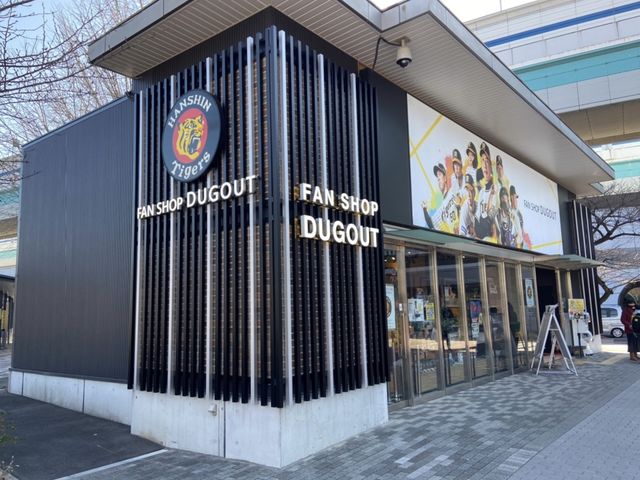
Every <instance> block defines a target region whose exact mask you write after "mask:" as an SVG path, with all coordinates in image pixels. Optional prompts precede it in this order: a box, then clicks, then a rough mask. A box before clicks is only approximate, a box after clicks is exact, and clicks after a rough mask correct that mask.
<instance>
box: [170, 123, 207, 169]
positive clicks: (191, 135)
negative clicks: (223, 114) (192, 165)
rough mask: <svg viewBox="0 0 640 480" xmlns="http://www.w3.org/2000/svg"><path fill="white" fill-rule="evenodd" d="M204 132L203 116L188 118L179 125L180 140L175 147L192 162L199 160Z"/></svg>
mask: <svg viewBox="0 0 640 480" xmlns="http://www.w3.org/2000/svg"><path fill="white" fill-rule="evenodd" d="M203 132H204V125H203V122H202V115H198V116H197V117H195V118H187V119H186V120H185V121H183V122H181V123H180V124H179V125H178V138H177V141H176V145H175V147H176V151H177V153H178V154H179V155H182V156H185V157H187V158H188V159H189V160H192V161H193V160H195V159H196V158H198V155H200V150H201V147H202V134H203Z"/></svg>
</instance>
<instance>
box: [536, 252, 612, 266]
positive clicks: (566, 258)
mask: <svg viewBox="0 0 640 480" xmlns="http://www.w3.org/2000/svg"><path fill="white" fill-rule="evenodd" d="M535 264H536V265H539V266H541V267H552V268H559V269H561V270H582V269H584V268H595V267H603V266H605V264H604V263H602V262H599V261H597V260H592V259H590V258H586V257H581V256H580V255H543V256H540V257H536V259H535Z"/></svg>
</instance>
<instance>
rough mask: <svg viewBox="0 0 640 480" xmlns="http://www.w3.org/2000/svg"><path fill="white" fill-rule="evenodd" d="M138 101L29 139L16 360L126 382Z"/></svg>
mask: <svg viewBox="0 0 640 480" xmlns="http://www.w3.org/2000/svg"><path fill="white" fill-rule="evenodd" d="M133 115H134V112H133V101H131V100H129V99H121V100H118V101H116V102H114V103H111V104H109V105H107V106H106V107H103V108H102V109H100V110H97V111H96V112H93V113H92V114H90V115H88V116H86V117H83V118H81V119H79V120H78V121H76V122H73V123H71V124H69V125H67V126H65V127H63V128H61V129H59V130H56V131H54V132H52V133H51V134H49V135H46V136H45V137H42V138H40V139H39V140H37V141H35V142H33V143H31V144H29V145H27V146H26V147H25V149H24V155H25V163H24V167H23V177H24V179H23V181H22V193H21V209H20V227H19V239H20V241H19V245H18V266H17V272H16V277H17V278H16V294H17V298H16V306H17V308H16V312H15V315H16V317H15V346H14V351H13V368H16V369H20V370H31V371H38V372H50V373H56V374H63V375H70V376H79V377H85V378H96V379H105V380H112V381H117V382H126V380H127V373H128V366H129V359H130V357H129V339H130V331H131V310H132V307H131V288H132V281H131V279H132V278H133V265H132V258H131V251H132V250H131V248H132V241H131V240H132V229H133V218H134V217H133V215H132V212H133V211H134V206H133V181H132V179H133V175H134V170H133V167H134V150H133V148H134V146H133V134H134V124H133V118H134V116H133Z"/></svg>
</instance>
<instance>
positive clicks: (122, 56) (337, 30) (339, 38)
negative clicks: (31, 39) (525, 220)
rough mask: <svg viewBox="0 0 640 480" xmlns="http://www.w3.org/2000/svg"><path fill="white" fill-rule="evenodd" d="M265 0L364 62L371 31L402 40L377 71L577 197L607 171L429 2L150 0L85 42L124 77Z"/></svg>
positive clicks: (371, 50) (383, 55) (371, 47)
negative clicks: (399, 54)
mask: <svg viewBox="0 0 640 480" xmlns="http://www.w3.org/2000/svg"><path fill="white" fill-rule="evenodd" d="M268 7H273V8H275V9H277V10H279V11H280V12H282V13H283V14H284V15H286V16H288V17H290V18H292V19H293V20H294V21H296V22H298V23H299V24H301V25H302V26H303V27H305V28H307V29H309V30H310V31H312V32H313V33H315V34H316V35H318V36H319V37H321V38H323V39H325V40H326V41H327V42H329V43H331V44H333V45H335V46H336V47H337V48H339V49H340V50H342V51H343V52H345V53H346V54H347V55H350V56H351V57H352V58H354V59H356V60H357V61H358V62H360V63H361V64H362V65H364V66H366V67H369V68H371V67H372V65H373V62H374V57H375V56H376V44H377V40H378V37H380V36H383V37H384V38H385V39H387V40H389V41H397V40H398V39H400V38H408V39H409V42H410V43H409V47H410V48H411V51H412V53H413V62H412V63H411V65H409V66H408V67H407V68H400V67H399V66H398V65H396V58H395V55H396V50H395V47H391V46H388V45H386V44H384V43H383V44H382V45H381V46H380V49H379V52H378V53H379V55H378V59H377V63H376V68H375V70H376V72H377V73H379V74H381V75H382V76H384V77H386V78H387V79H389V80H390V81H391V82H393V83H395V84H396V85H398V86H400V87H401V88H403V89H404V90H405V91H407V92H408V93H410V94H411V95H413V96H414V97H416V98H418V99H419V100H420V101H422V102H424V103H426V104H427V105H429V106H430V107H432V108H434V109H436V110H438V111H439V112H440V113H442V114H443V115H445V116H447V117H449V118H450V119H451V120H453V121H455V122H457V123H458V124H460V125H461V126H462V127H464V128H466V129H467V130H470V131H472V132H474V133H475V134H476V135H478V136H480V137H482V138H484V139H485V140H487V141H488V142H490V143H492V144H494V145H496V146H498V147H499V148H501V149H502V150H504V151H505V152H507V153H509V154H510V155H512V156H514V157H515V158H517V159H518V160H519V161H521V162H522V163H524V164H526V165H528V166H529V167H531V168H533V169H534V170H536V171H538V172H540V173H542V174H543V175H545V176H546V177H548V178H550V179H551V180H553V181H555V182H556V183H558V184H560V185H562V186H563V187H565V188H567V189H568V190H569V191H571V192H573V193H575V194H576V195H578V196H583V195H594V194H597V193H599V190H598V188H596V187H594V186H593V185H599V182H602V181H606V180H610V179H612V178H613V175H614V172H613V169H612V168H611V167H610V166H609V165H607V164H606V162H605V161H604V160H602V159H601V158H600V157H599V156H598V155H597V154H596V153H595V152H594V151H593V150H592V149H591V148H590V147H589V146H588V145H586V144H585V143H584V142H583V141H582V140H581V139H580V138H579V137H578V136H577V135H576V134H575V133H574V132H573V131H572V130H571V129H570V128H569V127H567V126H566V125H565V124H564V123H563V122H562V121H561V120H560V119H559V118H558V116H557V115H556V114H555V113H554V112H553V111H552V110H551V109H550V108H549V107H548V106H547V105H546V104H545V103H544V102H543V101H542V100H541V99H540V98H539V97H537V96H536V95H535V93H533V92H532V91H531V90H530V89H529V88H527V86H526V85H525V84H524V83H523V82H522V81H521V80H520V79H519V78H518V77H517V76H516V75H515V74H514V73H513V72H512V71H511V70H510V69H509V68H508V67H507V66H505V65H504V64H503V63H502V62H501V61H500V60H499V59H498V58H497V57H496V56H495V55H494V54H493V53H492V52H491V51H490V50H489V49H488V48H487V47H486V46H485V45H484V44H483V43H482V42H481V41H480V40H479V39H478V38H477V37H475V36H474V35H473V33H471V32H470V31H469V30H468V29H467V28H466V27H465V26H464V25H463V24H462V23H461V22H460V21H459V20H458V19H457V18H456V17H455V16H454V15H452V14H451V12H449V11H448V10H447V9H446V8H445V7H444V6H443V5H442V4H441V3H439V2H438V1H436V0H406V1H404V2H402V3H401V4H399V5H396V6H394V7H392V8H390V9H388V10H385V11H380V10H378V9H377V8H376V7H375V6H374V5H373V4H371V3H369V2H368V1H366V0H314V1H306V2H301V1H300V0H234V1H233V2H229V1H224V0H158V1H156V2H154V3H152V4H150V5H149V6H148V7H146V8H145V9H143V10H141V11H140V12H138V13H137V14H135V15H134V16H133V17H131V18H129V19H127V20H126V21H125V22H123V23H122V24H120V25H119V26H117V27H116V28H114V29H113V30H111V31H110V32H107V33H106V34H105V35H103V36H102V37H100V38H99V39H97V40H96V41H95V42H94V43H93V44H91V45H90V46H89V59H90V61H91V63H93V64H94V65H98V66H101V67H104V68H106V69H109V70H113V71H115V72H118V73H122V74H124V75H127V76H129V77H137V76H140V75H143V74H144V73H145V72H146V71H148V70H150V69H152V68H154V67H156V66H158V65H160V64H162V63H163V62H165V61H167V60H169V59H171V58H172V57H174V56H176V55H179V54H180V53H182V52H184V51H186V50H188V49H189V48H191V47H194V46H196V45H198V44H200V43H202V42H203V41H205V40H206V39H207V38H209V37H212V36H215V35H216V34H218V33H221V32H222V31H224V30H226V29H228V28H230V27H232V26H233V25H236V24H238V23H239V22H241V21H243V20H244V19H246V18H249V17H250V16H252V15H254V14H256V13H258V12H260V11H261V10H263V9H265V8H268Z"/></svg>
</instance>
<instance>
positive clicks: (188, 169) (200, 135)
mask: <svg viewBox="0 0 640 480" xmlns="http://www.w3.org/2000/svg"><path fill="white" fill-rule="evenodd" d="M222 130H223V129H222V112H221V109H220V104H219V103H218V100H217V99H216V98H215V97H214V96H212V95H211V94H210V93H209V92H207V91H205V90H199V89H196V90H191V91H189V92H187V93H185V94H184V95H182V96H181V97H179V98H178V99H177V100H176V101H175V102H174V104H173V106H172V107H171V109H170V110H169V112H167V118H166V120H165V123H164V131H163V133H162V160H163V162H164V166H165V167H166V169H167V171H168V172H169V175H171V177H173V178H174V179H175V180H178V181H180V182H191V181H193V180H196V179H197V178H199V177H200V176H202V175H204V173H205V172H206V171H207V170H208V169H209V167H210V166H211V164H212V163H213V161H214V159H215V158H217V156H216V153H217V152H218V149H219V147H220V140H221V136H222Z"/></svg>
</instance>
